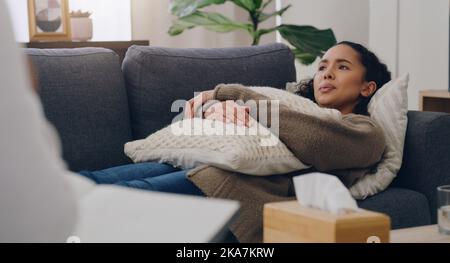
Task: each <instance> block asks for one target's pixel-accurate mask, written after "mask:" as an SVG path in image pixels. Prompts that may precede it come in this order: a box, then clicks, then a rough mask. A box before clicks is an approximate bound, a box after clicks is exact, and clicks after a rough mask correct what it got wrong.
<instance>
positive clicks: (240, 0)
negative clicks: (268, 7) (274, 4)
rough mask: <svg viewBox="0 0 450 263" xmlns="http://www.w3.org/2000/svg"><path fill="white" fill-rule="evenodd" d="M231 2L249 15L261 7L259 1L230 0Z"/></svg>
mask: <svg viewBox="0 0 450 263" xmlns="http://www.w3.org/2000/svg"><path fill="white" fill-rule="evenodd" d="M231 1H232V2H233V3H235V4H236V5H238V6H240V7H242V8H244V9H245V10H247V11H248V12H251V13H254V12H256V10H257V9H258V8H259V7H261V1H259V0H257V1H254V0H231ZM257 5H259V6H258V7H256V6H257Z"/></svg>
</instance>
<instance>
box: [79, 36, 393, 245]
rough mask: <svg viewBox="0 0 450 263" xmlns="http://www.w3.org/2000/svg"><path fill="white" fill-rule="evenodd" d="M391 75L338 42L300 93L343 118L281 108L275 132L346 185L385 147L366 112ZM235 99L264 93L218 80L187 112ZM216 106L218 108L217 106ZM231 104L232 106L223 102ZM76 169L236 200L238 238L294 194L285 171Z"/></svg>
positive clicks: (100, 178)
mask: <svg viewBox="0 0 450 263" xmlns="http://www.w3.org/2000/svg"><path fill="white" fill-rule="evenodd" d="M390 79H391V74H390V72H389V71H388V69H387V67H386V65H385V64H383V63H381V62H380V61H379V59H378V58H377V57H376V55H375V54H373V53H372V52H370V51H369V50H367V49H366V48H365V47H363V46H362V45H359V44H356V43H352V42H341V43H338V44H337V45H335V46H334V47H332V48H330V49H329V50H328V51H327V52H326V53H325V54H324V56H323V58H322V60H321V62H320V63H319V67H318V69H317V72H316V74H315V75H314V78H313V79H310V80H305V81H302V82H301V83H300V84H299V85H300V86H299V88H300V89H299V92H298V95H300V96H304V97H306V98H309V99H311V100H312V101H314V102H315V103H317V104H318V105H319V106H321V107H326V108H334V109H337V110H339V111H340V112H341V113H342V115H343V117H342V120H340V121H337V120H324V119H319V118H316V117H314V116H311V115H306V114H302V113H300V112H297V111H293V110H291V109H289V108H287V107H285V106H283V105H280V108H279V138H280V140H281V141H282V142H283V143H284V144H286V145H287V146H288V147H289V149H290V150H291V151H292V153H293V154H294V155H295V156H296V157H297V158H299V156H301V157H302V159H301V161H302V162H304V163H307V164H309V165H311V166H312V167H313V168H312V169H309V170H306V171H302V172H311V171H312V170H317V171H322V172H327V173H330V174H334V175H336V176H338V178H339V179H340V180H341V181H342V182H343V183H344V184H345V185H346V186H347V187H350V186H351V185H352V184H354V183H355V182H356V181H357V180H358V179H360V178H362V177H363V176H364V175H366V174H367V172H368V170H369V169H370V168H371V167H372V166H374V165H375V164H377V162H378V161H379V160H380V159H381V157H382V154H383V151H384V149H385V139H384V135H383V132H382V130H381V128H380V127H379V125H378V124H377V123H376V122H375V121H374V120H373V119H371V118H370V116H368V115H369V114H368V112H367V105H368V103H369V101H370V98H371V97H372V96H373V94H374V93H375V92H376V91H377V89H379V88H381V87H382V86H383V85H384V84H385V83H387V82H388V81H389V80H390ZM195 99H200V100H201V103H206V102H207V101H210V100H218V101H229V100H232V101H237V100H242V101H244V102H246V101H248V100H254V101H259V100H269V98H267V97H265V96H263V95H261V94H259V93H256V92H254V91H252V90H250V89H247V88H246V87H244V86H241V85H219V86H217V87H216V88H215V89H214V90H210V91H205V92H202V93H201V94H200V95H199V96H198V97H196V98H194V99H192V100H190V101H189V102H188V104H187V106H188V107H187V109H186V111H185V112H186V117H188V118H190V117H193V115H194V114H193V113H194V112H195V111H196V108H194V100H195ZM225 105H227V107H229V106H230V104H225V103H217V104H215V105H213V106H212V107H211V108H210V109H212V110H210V111H208V112H207V113H206V114H205V118H208V119H211V120H219V121H224V122H233V123H236V124H237V125H249V123H248V121H249V120H250V117H249V116H248V114H249V113H248V111H247V110H246V109H245V108H244V107H241V106H239V105H237V104H234V105H232V106H233V107H234V109H236V110H237V112H238V113H237V114H231V115H227V114H225V116H224V115H223V114H217V112H227V109H225V110H223V111H218V110H217V109H218V107H225ZM214 109H215V110H214ZM228 110H229V109H228ZM80 174H82V175H84V176H86V177H88V178H91V179H92V180H94V181H95V182H97V183H99V184H116V185H122V186H126V187H133V188H140V189H146V190H151V191H161V192H170V193H179V194H190V195H199V196H208V197H214V198H224V199H233V200H237V201H240V203H241V211H240V214H239V217H238V218H237V220H236V221H235V222H234V223H233V224H232V225H231V226H230V229H231V231H232V232H233V234H234V235H235V236H236V238H237V239H238V241H240V242H261V241H262V211H263V205H264V204H265V203H267V202H274V201H282V200H288V199H292V196H294V191H293V183H292V176H294V175H299V173H298V172H297V173H290V174H282V175H272V176H264V177H258V176H248V175H245V174H240V173H234V172H230V171H225V170H222V169H219V168H216V167H212V166H202V167H199V168H195V169H193V170H190V171H186V170H179V169H177V168H174V167H173V166H171V165H166V164H161V163H152V162H148V163H136V164H130V165H124V166H119V167H113V168H109V169H106V170H101V171H93V172H90V171H82V172H80Z"/></svg>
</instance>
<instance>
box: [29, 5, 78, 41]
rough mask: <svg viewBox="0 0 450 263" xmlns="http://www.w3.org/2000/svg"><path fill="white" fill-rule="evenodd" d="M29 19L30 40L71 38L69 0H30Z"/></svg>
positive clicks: (65, 39) (63, 39)
mask: <svg viewBox="0 0 450 263" xmlns="http://www.w3.org/2000/svg"><path fill="white" fill-rule="evenodd" d="M28 21H29V23H28V25H29V31H30V42H35V41H68V40H70V38H71V34H70V17H69V3H68V0H28Z"/></svg>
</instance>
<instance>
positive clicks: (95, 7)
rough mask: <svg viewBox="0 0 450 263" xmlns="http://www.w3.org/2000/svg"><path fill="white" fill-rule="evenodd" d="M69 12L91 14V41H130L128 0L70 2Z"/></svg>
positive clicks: (129, 8)
mask: <svg viewBox="0 0 450 263" xmlns="http://www.w3.org/2000/svg"><path fill="white" fill-rule="evenodd" d="M69 5H70V10H75V11H76V10H81V11H85V12H86V11H90V12H92V16H91V18H92V23H93V37H92V41H126V40H131V4H130V0H94V1H93V0H70V1H69Z"/></svg>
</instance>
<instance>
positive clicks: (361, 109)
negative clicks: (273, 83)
mask: <svg viewBox="0 0 450 263" xmlns="http://www.w3.org/2000/svg"><path fill="white" fill-rule="evenodd" d="M337 45H347V46H349V47H351V48H352V49H353V50H355V51H356V52H357V53H358V54H359V58H360V60H361V63H362V64H363V66H364V68H365V69H366V75H365V76H364V79H365V80H366V81H374V82H375V83H376V84H377V89H376V90H375V92H376V91H377V90H379V89H380V88H381V87H383V85H384V84H386V83H387V82H389V81H390V80H391V72H390V71H389V70H388V69H387V66H386V64H384V63H382V62H381V61H380V60H379V59H378V57H377V56H376V55H375V54H374V53H373V52H371V51H370V50H368V49H367V48H366V47H364V46H363V45H361V44H357V43H354V42H350V41H342V42H339V43H337V44H336V45H335V46H337ZM296 89H297V91H296V92H295V93H296V94H297V95H300V96H303V97H306V98H308V99H310V100H312V101H314V102H315V103H317V101H316V99H315V97H314V78H311V79H304V80H301V81H300V82H299V83H298V84H297V86H296ZM375 92H374V93H373V94H375ZM373 94H372V95H371V96H369V97H363V96H360V100H359V102H358V104H357V105H356V106H355V108H354V109H353V113H355V114H362V115H369V113H368V112H367V105H368V104H369V102H370V99H371V98H372V96H373Z"/></svg>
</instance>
